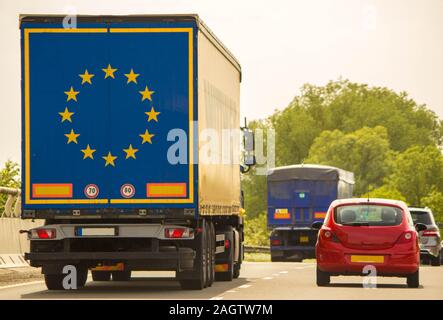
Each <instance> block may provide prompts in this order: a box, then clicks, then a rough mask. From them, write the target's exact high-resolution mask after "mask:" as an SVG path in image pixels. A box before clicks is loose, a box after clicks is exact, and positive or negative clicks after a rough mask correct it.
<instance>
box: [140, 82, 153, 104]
mask: <svg viewBox="0 0 443 320" xmlns="http://www.w3.org/2000/svg"><path fill="white" fill-rule="evenodd" d="M139 92H140V94H141V95H142V101H145V100H146V99H148V100H149V101H152V99H151V95H152V94H153V93H154V92H155V91H149V89H148V86H146V88H145V90H143V91H139Z"/></svg>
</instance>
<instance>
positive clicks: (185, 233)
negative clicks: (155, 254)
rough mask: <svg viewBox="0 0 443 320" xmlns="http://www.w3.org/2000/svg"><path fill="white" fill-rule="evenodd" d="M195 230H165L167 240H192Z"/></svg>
mask: <svg viewBox="0 0 443 320" xmlns="http://www.w3.org/2000/svg"><path fill="white" fill-rule="evenodd" d="M192 236H193V230H192V229H189V228H165V238H172V239H177V238H192Z"/></svg>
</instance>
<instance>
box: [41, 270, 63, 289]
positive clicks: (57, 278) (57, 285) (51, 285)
mask: <svg viewBox="0 0 443 320" xmlns="http://www.w3.org/2000/svg"><path fill="white" fill-rule="evenodd" d="M64 277H65V275H64V274H45V284H46V287H47V288H48V290H64V289H65V288H63V278H64Z"/></svg>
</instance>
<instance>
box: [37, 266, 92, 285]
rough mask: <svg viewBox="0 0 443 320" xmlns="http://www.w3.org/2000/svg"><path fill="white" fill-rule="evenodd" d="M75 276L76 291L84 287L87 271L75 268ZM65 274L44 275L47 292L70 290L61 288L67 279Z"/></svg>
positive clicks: (82, 268)
mask: <svg viewBox="0 0 443 320" xmlns="http://www.w3.org/2000/svg"><path fill="white" fill-rule="evenodd" d="M76 270H77V274H76V280H77V289H79V288H82V287H84V286H85V284H86V281H87V280H88V269H87V268H84V267H79V266H77V267H76ZM67 276H68V275H67V274H63V273H55V274H45V284H46V287H47V288H48V290H66V289H70V288H64V287H63V280H64V279H65V277H67Z"/></svg>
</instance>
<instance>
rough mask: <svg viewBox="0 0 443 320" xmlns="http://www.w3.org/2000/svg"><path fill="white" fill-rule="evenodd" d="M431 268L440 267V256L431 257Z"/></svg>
mask: <svg viewBox="0 0 443 320" xmlns="http://www.w3.org/2000/svg"><path fill="white" fill-rule="evenodd" d="M431 266H434V267H438V266H440V255H438V256H437V257H434V256H432V257H431Z"/></svg>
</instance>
